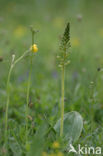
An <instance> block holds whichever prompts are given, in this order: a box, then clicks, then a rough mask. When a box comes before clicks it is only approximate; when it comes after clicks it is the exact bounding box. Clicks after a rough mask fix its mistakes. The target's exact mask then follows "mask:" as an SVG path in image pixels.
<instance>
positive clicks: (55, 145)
mask: <svg viewBox="0 0 103 156" xmlns="http://www.w3.org/2000/svg"><path fill="white" fill-rule="evenodd" d="M52 147H53V148H59V147H60V144H59V143H58V142H57V141H55V142H54V143H53V145H52Z"/></svg>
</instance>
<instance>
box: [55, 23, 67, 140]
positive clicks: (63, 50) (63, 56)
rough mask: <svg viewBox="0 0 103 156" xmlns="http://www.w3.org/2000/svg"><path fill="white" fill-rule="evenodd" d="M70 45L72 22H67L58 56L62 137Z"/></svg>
mask: <svg viewBox="0 0 103 156" xmlns="http://www.w3.org/2000/svg"><path fill="white" fill-rule="evenodd" d="M69 47H70V24H69V23H67V26H66V28H65V31H64V34H63V36H62V38H61V43H60V53H59V55H58V56H57V58H58V60H59V65H58V66H59V67H60V68H61V119H60V137H62V136H63V129H64V128H63V127H64V91H65V90H64V89H65V88H64V82H65V66H66V65H68V64H69V63H70V60H68V57H69V51H68V49H69Z"/></svg>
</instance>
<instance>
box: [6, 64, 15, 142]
mask: <svg viewBox="0 0 103 156" xmlns="http://www.w3.org/2000/svg"><path fill="white" fill-rule="evenodd" d="M12 69H13V63H12V62H11V66H10V70H9V74H8V79H7V86H6V88H7V89H6V90H7V102H6V111H5V145H6V144H7V140H8V134H7V127H8V108H9V100H10V77H11V72H12Z"/></svg>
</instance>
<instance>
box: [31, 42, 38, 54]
mask: <svg viewBox="0 0 103 156" xmlns="http://www.w3.org/2000/svg"><path fill="white" fill-rule="evenodd" d="M31 51H32V52H34V53H36V52H37V51H38V47H37V45H36V44H33V45H32V47H31Z"/></svg>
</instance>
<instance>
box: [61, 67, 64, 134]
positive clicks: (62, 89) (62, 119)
mask: <svg viewBox="0 0 103 156" xmlns="http://www.w3.org/2000/svg"><path fill="white" fill-rule="evenodd" d="M61 70H62V71H61V87H62V88H61V91H62V92H61V96H62V97H61V126H60V137H62V136H63V127H64V73H65V68H64V65H63V66H62V68H61Z"/></svg>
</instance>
